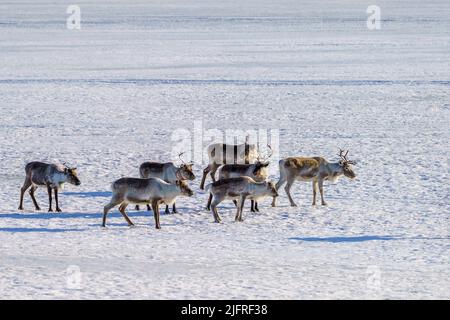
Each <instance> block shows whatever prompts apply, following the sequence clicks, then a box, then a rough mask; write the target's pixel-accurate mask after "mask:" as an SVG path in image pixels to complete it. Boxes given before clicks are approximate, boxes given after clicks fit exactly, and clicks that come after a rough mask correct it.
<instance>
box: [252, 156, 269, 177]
mask: <svg viewBox="0 0 450 320" xmlns="http://www.w3.org/2000/svg"><path fill="white" fill-rule="evenodd" d="M269 164H270V162H260V161H257V162H256V163H255V169H254V170H253V175H254V176H255V177H259V178H261V179H262V180H265V179H266V178H267V170H266V169H267V167H268V166H269Z"/></svg>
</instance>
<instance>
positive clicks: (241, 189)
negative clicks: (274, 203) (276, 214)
mask: <svg viewBox="0 0 450 320" xmlns="http://www.w3.org/2000/svg"><path fill="white" fill-rule="evenodd" d="M206 190H207V191H209V192H211V194H212V202H211V212H212V214H213V216H214V221H215V222H217V223H219V222H221V221H222V219H221V218H220V216H219V213H218V212H217V205H218V204H219V203H221V202H222V201H223V200H225V199H230V200H238V205H237V212H236V217H235V221H243V219H242V209H243V208H244V202H245V199H247V198H248V199H251V200H255V201H257V200H258V199H261V198H264V197H277V196H278V193H277V190H276V188H275V184H274V183H273V182H270V181H262V182H256V181H255V180H253V179H252V178H250V177H238V178H229V179H222V180H218V181H216V182H213V183H211V184H209V185H207V186H206Z"/></svg>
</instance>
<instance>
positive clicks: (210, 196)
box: [206, 193, 213, 211]
mask: <svg viewBox="0 0 450 320" xmlns="http://www.w3.org/2000/svg"><path fill="white" fill-rule="evenodd" d="M212 198H213V195H212V193H210V194H209V197H208V203H207V204H206V210H208V211H211V201H212Z"/></svg>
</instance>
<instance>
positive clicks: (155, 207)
mask: <svg viewBox="0 0 450 320" xmlns="http://www.w3.org/2000/svg"><path fill="white" fill-rule="evenodd" d="M152 209H153V216H154V217H155V228H156V229H161V225H160V223H159V206H158V201H156V200H153V201H152Z"/></svg>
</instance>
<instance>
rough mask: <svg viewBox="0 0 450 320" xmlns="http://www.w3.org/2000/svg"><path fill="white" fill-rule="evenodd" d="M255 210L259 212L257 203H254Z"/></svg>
mask: <svg viewBox="0 0 450 320" xmlns="http://www.w3.org/2000/svg"><path fill="white" fill-rule="evenodd" d="M255 210H256V212H259V209H258V202H257V201H255Z"/></svg>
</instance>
